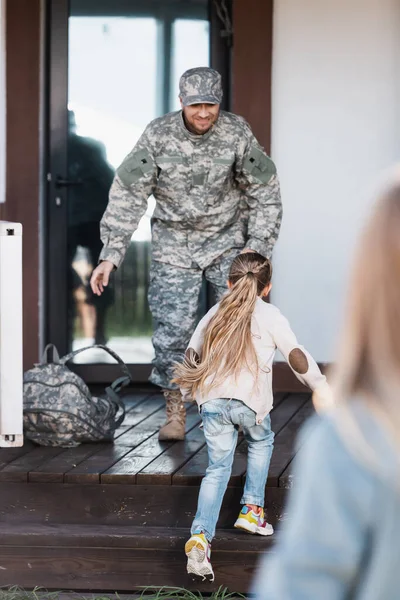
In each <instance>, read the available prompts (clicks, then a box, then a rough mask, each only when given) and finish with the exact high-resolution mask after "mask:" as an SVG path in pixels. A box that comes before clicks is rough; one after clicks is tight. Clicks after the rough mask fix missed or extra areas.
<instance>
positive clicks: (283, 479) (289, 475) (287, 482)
mask: <svg viewBox="0 0 400 600" xmlns="http://www.w3.org/2000/svg"><path fill="white" fill-rule="evenodd" d="M312 413H313V411H311V414H312ZM316 424H317V421H315V422H314V427H315V426H316ZM312 429H313V427H311V429H310V431H312ZM306 443H307V440H305V441H304V440H303V442H301V443H300V441H299V440H298V439H297V441H296V447H295V448H293V450H294V451H296V450H297V451H299V450H300V448H301V447H302V446H303V445H304V444H306ZM294 458H295V455H294V456H293V458H292V460H291V461H290V463H289V464H288V466H287V467H286V469H285V470H284V471H283V473H282V475H281V476H280V477H279V487H280V488H284V489H290V488H291V487H293V481H294V477H295V472H294Z"/></svg>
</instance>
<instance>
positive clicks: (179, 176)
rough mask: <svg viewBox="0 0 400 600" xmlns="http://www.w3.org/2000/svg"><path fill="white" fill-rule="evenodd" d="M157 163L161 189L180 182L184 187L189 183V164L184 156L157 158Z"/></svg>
mask: <svg viewBox="0 0 400 600" xmlns="http://www.w3.org/2000/svg"><path fill="white" fill-rule="evenodd" d="M155 162H156V165H157V171H158V185H160V186H161V187H164V186H168V185H172V184H173V183H174V182H175V183H176V182H177V181H178V180H180V181H181V183H182V185H183V186H184V185H185V184H186V183H187V182H186V179H187V175H188V164H187V159H186V158H185V157H184V156H178V155H177V156H156V157H155Z"/></svg>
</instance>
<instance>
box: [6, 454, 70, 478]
mask: <svg viewBox="0 0 400 600" xmlns="http://www.w3.org/2000/svg"><path fill="white" fill-rule="evenodd" d="M63 451H64V449H63V448H50V447H44V446H36V447H35V448H33V450H31V451H30V452H28V453H27V454H24V455H23V456H20V457H19V458H17V459H16V460H14V461H12V462H11V463H9V464H8V465H6V466H5V467H4V468H3V469H1V471H0V482H5V481H7V482H18V481H28V475H29V472H30V471H34V470H35V469H37V468H38V467H40V466H41V465H43V464H44V463H45V462H46V461H48V460H50V459H52V458H53V457H54V456H57V455H58V454H61V452H63Z"/></svg>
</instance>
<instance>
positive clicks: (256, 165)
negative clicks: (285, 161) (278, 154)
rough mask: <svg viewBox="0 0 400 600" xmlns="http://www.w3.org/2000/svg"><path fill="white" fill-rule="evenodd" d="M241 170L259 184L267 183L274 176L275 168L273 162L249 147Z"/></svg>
mask: <svg viewBox="0 0 400 600" xmlns="http://www.w3.org/2000/svg"><path fill="white" fill-rule="evenodd" d="M243 170H244V171H247V172H248V173H250V175H252V176H253V177H254V178H255V179H258V181H259V182H260V183H268V181H269V180H270V179H271V177H272V176H273V175H275V174H276V167H275V164H274V163H273V161H272V160H271V159H270V158H269V156H267V155H266V154H265V152H263V151H262V150H261V149H260V148H257V147H256V146H251V148H250V151H249V153H248V154H247V156H246V158H245V160H244V163H243Z"/></svg>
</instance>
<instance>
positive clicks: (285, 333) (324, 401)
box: [272, 309, 332, 410]
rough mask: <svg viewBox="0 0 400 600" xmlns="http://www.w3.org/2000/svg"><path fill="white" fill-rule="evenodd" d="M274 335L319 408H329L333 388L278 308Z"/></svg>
mask: <svg viewBox="0 0 400 600" xmlns="http://www.w3.org/2000/svg"><path fill="white" fill-rule="evenodd" d="M272 335H273V338H274V341H275V344H276V347H277V348H278V350H279V351H280V352H281V353H282V355H283V357H284V358H285V360H286V362H287V363H288V365H289V367H290V368H291V370H292V371H293V373H294V374H295V375H296V377H297V379H299V380H300V381H301V382H302V383H304V384H305V385H307V386H308V387H309V388H310V389H311V390H312V391H313V392H314V396H313V400H314V404H315V405H316V408H317V410H319V409H322V408H327V407H328V406H330V404H331V403H332V398H331V390H330V387H329V385H328V383H327V380H326V377H325V375H323V374H322V373H321V371H320V369H319V367H318V365H317V363H316V362H315V360H314V359H313V357H312V356H311V354H310V353H309V352H307V350H306V349H305V348H304V346H301V345H300V344H299V343H298V341H297V339H296V336H295V334H294V333H293V331H292V328H291V327H290V324H289V321H288V320H287V319H286V318H285V317H284V316H283V315H282V313H281V312H280V311H279V310H278V309H276V315H274V326H273V331H272Z"/></svg>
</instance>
